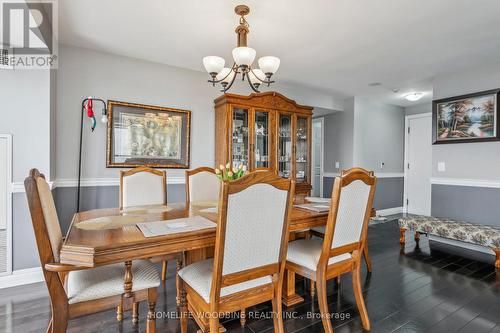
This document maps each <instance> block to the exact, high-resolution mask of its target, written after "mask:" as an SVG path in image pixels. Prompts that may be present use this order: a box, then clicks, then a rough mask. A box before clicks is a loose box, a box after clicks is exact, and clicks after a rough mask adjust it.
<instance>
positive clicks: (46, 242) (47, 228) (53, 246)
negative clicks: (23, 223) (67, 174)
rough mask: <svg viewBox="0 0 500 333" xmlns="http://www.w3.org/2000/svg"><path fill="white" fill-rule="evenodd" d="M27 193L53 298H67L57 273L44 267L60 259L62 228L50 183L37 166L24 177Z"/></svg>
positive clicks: (37, 243)
mask: <svg viewBox="0 0 500 333" xmlns="http://www.w3.org/2000/svg"><path fill="white" fill-rule="evenodd" d="M24 188H25V189H26V197H27V200H28V207H29V210H30V215H31V221H32V224H33V231H34V233H35V240H36V245H37V247H38V255H39V257H40V263H41V264H42V271H43V273H44V277H45V282H46V284H47V287H48V290H49V294H50V298H51V301H52V302H56V300H57V301H58V302H67V297H66V292H65V291H64V287H63V284H62V281H61V280H60V277H59V275H58V274H57V273H54V272H49V271H47V270H46V269H45V264H48V263H57V262H59V253H60V250H61V246H62V232H61V226H60V225H59V219H58V217H57V212H56V207H55V204H54V199H53V197H52V192H51V190H50V187H49V184H48V183H47V181H46V180H45V177H44V175H43V174H41V173H40V172H39V171H38V170H37V169H31V170H30V173H29V176H28V177H27V178H26V179H25V180H24Z"/></svg>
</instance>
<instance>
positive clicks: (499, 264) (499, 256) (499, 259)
mask: <svg viewBox="0 0 500 333" xmlns="http://www.w3.org/2000/svg"><path fill="white" fill-rule="evenodd" d="M493 251H495V256H496V258H495V267H496V268H498V269H500V249H493Z"/></svg>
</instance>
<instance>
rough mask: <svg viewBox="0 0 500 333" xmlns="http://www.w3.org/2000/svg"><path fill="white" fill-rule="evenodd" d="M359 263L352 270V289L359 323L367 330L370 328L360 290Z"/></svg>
mask: <svg viewBox="0 0 500 333" xmlns="http://www.w3.org/2000/svg"><path fill="white" fill-rule="evenodd" d="M360 271H361V268H360V264H359V263H358V264H357V267H356V268H355V269H354V271H353V272H352V288H353V290H354V297H355V298H356V305H357V306H358V311H359V315H360V317H361V324H362V325H363V328H364V329H365V330H367V331H369V330H370V319H368V312H367V311H366V306H365V301H364V300H363V292H362V291H361V280H360Z"/></svg>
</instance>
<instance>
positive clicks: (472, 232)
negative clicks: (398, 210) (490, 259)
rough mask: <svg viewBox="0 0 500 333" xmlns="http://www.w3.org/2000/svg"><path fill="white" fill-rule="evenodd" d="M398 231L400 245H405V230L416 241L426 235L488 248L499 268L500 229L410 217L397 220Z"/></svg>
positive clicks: (417, 216) (429, 217)
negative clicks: (409, 231) (493, 253)
mask: <svg viewBox="0 0 500 333" xmlns="http://www.w3.org/2000/svg"><path fill="white" fill-rule="evenodd" d="M399 230H400V237H399V242H400V243H401V244H402V245H403V244H404V243H405V232H406V230H413V231H415V240H416V241H418V240H419V238H420V234H428V235H435V236H439V237H443V238H448V239H454V240H458V241H462V242H466V243H471V244H476V245H481V246H485V247H489V248H491V249H492V250H493V251H494V252H495V255H496V260H495V267H496V268H500V227H493V226H487V225H481V224H475V223H470V222H462V221H454V220H449V219H439V218H436V217H432V216H423V215H410V216H408V217H403V218H400V219H399Z"/></svg>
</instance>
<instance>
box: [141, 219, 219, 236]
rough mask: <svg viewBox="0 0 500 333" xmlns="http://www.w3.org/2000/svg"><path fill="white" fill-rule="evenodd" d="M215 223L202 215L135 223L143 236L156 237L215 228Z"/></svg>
mask: <svg viewBox="0 0 500 333" xmlns="http://www.w3.org/2000/svg"><path fill="white" fill-rule="evenodd" d="M216 226H217V225H216V224H215V223H213V222H212V221H210V220H209V219H206V218H204V217H202V216H193V217H187V218H183V219H175V220H166V221H155V222H142V223H137V227H138V228H139V229H140V230H141V232H142V234H143V235H144V237H146V238H149V237H157V236H165V235H171V234H179V233H183V232H190V231H196V230H203V229H210V228H215V227H216Z"/></svg>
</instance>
